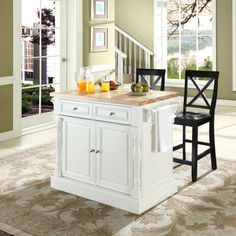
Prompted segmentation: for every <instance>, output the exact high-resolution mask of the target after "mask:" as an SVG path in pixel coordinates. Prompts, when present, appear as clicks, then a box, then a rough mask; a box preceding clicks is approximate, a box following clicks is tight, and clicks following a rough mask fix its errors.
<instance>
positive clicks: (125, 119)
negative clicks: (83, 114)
mask: <svg viewBox="0 0 236 236" xmlns="http://www.w3.org/2000/svg"><path fill="white" fill-rule="evenodd" d="M130 114H131V112H130V109H129V108H127V107H118V106H109V105H97V104H95V105H94V119H95V120H101V121H108V122H109V121H110V122H115V123H120V124H130Z"/></svg>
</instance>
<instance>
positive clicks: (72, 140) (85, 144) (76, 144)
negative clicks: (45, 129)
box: [62, 117, 95, 183]
mask: <svg viewBox="0 0 236 236" xmlns="http://www.w3.org/2000/svg"><path fill="white" fill-rule="evenodd" d="M93 140H94V134H93V128H92V122H91V121H90V120H83V119H78V118H69V117H68V118H64V120H63V142H62V143H63V145H62V171H63V176H65V177H69V178H72V179H76V180H80V181H84V182H89V183H91V182H94V155H95V154H94V152H91V150H92V149H93V148H94V145H93V144H94V142H93Z"/></svg>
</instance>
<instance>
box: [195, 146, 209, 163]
mask: <svg viewBox="0 0 236 236" xmlns="http://www.w3.org/2000/svg"><path fill="white" fill-rule="evenodd" d="M210 153H211V149H210V148H209V149H207V150H206V151H204V152H202V153H201V154H199V155H198V156H197V160H198V161H199V160H200V159H202V158H203V157H205V156H206V155H208V154H210Z"/></svg>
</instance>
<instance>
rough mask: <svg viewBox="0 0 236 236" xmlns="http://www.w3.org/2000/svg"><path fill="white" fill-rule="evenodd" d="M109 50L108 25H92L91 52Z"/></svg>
mask: <svg viewBox="0 0 236 236" xmlns="http://www.w3.org/2000/svg"><path fill="white" fill-rule="evenodd" d="M107 50H108V27H91V52H99V51H107Z"/></svg>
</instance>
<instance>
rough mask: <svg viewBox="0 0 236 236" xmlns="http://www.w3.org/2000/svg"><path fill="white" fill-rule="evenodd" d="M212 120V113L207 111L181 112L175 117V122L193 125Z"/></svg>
mask: <svg viewBox="0 0 236 236" xmlns="http://www.w3.org/2000/svg"><path fill="white" fill-rule="evenodd" d="M210 120H211V115H210V114H207V113H197V112H189V111H188V112H179V113H177V114H176V117H175V124H177V125H186V126H193V125H194V124H196V125H198V126H199V125H203V124H205V123H207V122H209V121H210Z"/></svg>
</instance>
